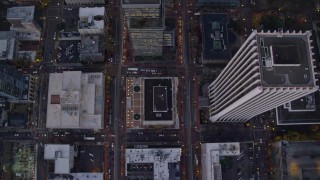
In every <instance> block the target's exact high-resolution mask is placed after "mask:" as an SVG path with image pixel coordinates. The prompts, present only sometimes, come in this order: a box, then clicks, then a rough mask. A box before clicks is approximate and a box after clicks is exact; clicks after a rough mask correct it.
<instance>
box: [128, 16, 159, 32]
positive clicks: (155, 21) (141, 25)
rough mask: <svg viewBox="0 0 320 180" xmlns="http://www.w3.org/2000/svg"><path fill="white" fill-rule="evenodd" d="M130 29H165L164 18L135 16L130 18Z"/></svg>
mask: <svg viewBox="0 0 320 180" xmlns="http://www.w3.org/2000/svg"><path fill="white" fill-rule="evenodd" d="M129 29H164V19H163V18H162V17H159V18H143V17H135V18H130V19H129Z"/></svg>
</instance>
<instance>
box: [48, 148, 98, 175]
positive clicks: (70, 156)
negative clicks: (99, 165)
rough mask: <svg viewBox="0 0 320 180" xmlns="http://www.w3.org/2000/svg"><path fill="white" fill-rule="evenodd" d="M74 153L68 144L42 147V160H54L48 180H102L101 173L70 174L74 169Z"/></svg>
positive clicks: (73, 149)
mask: <svg viewBox="0 0 320 180" xmlns="http://www.w3.org/2000/svg"><path fill="white" fill-rule="evenodd" d="M75 153H77V152H76V151H75V148H74V146H71V145H69V144H46V145H45V146H44V159H45V160H54V172H53V173H54V174H50V176H49V177H48V179H49V180H61V179H65V178H67V179H77V180H88V179H90V180H103V173H102V172H72V168H75V167H74V158H75ZM49 173H51V172H49Z"/></svg>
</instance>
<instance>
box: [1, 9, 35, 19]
mask: <svg viewBox="0 0 320 180" xmlns="http://www.w3.org/2000/svg"><path fill="white" fill-rule="evenodd" d="M34 10H35V6H19V7H12V8H8V10H7V19H21V20H22V21H29V20H32V19H33V16H34Z"/></svg>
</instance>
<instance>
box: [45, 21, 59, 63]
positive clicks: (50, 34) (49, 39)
mask: <svg viewBox="0 0 320 180" xmlns="http://www.w3.org/2000/svg"><path fill="white" fill-rule="evenodd" d="M47 24H48V25H47V33H46V37H45V50H44V61H47V62H48V61H50V59H49V57H50V55H52V53H53V51H54V39H53V38H54V36H55V32H56V26H57V20H56V19H49V20H48V21H47Z"/></svg>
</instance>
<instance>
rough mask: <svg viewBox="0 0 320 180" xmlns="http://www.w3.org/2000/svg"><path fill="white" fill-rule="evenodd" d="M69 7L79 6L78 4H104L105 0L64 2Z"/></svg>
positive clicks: (66, 0) (72, 0)
mask: <svg viewBox="0 0 320 180" xmlns="http://www.w3.org/2000/svg"><path fill="white" fill-rule="evenodd" d="M65 2H66V3H67V4H69V5H80V4H105V0H65Z"/></svg>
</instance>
